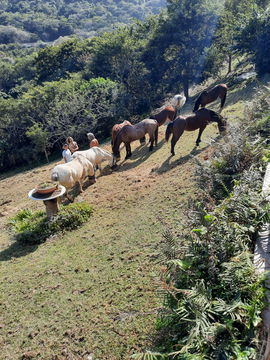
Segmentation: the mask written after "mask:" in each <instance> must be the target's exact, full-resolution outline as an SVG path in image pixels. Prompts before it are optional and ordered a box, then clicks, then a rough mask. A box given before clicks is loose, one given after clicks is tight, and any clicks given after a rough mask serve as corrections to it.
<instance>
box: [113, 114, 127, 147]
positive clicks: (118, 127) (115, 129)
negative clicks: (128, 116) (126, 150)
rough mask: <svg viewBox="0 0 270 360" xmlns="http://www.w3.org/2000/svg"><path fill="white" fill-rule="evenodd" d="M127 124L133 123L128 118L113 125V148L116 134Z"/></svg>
mask: <svg viewBox="0 0 270 360" xmlns="http://www.w3.org/2000/svg"><path fill="white" fill-rule="evenodd" d="M125 125H131V123H130V122H129V121H128V120H124V121H123V122H121V123H120V124H115V125H113V127H112V141H111V144H112V148H113V144H114V141H115V138H116V135H117V133H118V131H120V130H121V129H122V127H124V126H125Z"/></svg>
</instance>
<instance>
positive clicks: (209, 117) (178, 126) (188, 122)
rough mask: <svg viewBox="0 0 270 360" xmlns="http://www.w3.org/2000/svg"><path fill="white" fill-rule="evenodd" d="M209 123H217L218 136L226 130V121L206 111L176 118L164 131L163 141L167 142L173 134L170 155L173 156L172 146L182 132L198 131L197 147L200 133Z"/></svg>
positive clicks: (214, 113) (202, 110)
mask: <svg viewBox="0 0 270 360" xmlns="http://www.w3.org/2000/svg"><path fill="white" fill-rule="evenodd" d="M210 122H217V123H218V129H219V133H220V134H221V133H222V132H224V131H225V130H226V121H225V120H224V119H223V118H222V117H221V116H220V115H218V114H217V113H216V112H214V111H212V110H208V109H200V110H198V111H196V112H195V115H190V116H187V117H183V116H178V117H177V118H176V119H175V120H174V121H173V122H170V123H169V124H168V126H167V129H166V134H165V140H166V141H168V140H169V138H170V135H171V134H173V137H172V141H171V154H172V155H175V152H174V146H175V144H176V143H177V141H178V140H179V138H180V136H181V135H182V134H183V132H184V131H194V130H197V129H199V135H198V138H197V140H196V145H197V146H198V145H199V143H200V141H201V135H202V132H203V130H204V129H205V128H206V126H207V125H208V124H209V123H210Z"/></svg>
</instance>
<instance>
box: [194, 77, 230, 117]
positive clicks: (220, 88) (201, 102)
mask: <svg viewBox="0 0 270 360" xmlns="http://www.w3.org/2000/svg"><path fill="white" fill-rule="evenodd" d="M227 90H228V88H227V85H226V84H219V85H216V86H215V87H213V88H212V89H210V90H208V91H207V90H204V91H203V92H202V93H201V95H200V96H199V97H198V99H197V100H196V102H195V105H194V109H193V112H195V111H197V110H198V109H199V107H200V106H201V107H202V108H204V107H205V105H207V104H209V103H211V102H213V101H215V100H216V99H217V98H218V97H219V98H220V100H221V102H220V111H221V110H222V108H223V106H224V104H225V101H226V95H227Z"/></svg>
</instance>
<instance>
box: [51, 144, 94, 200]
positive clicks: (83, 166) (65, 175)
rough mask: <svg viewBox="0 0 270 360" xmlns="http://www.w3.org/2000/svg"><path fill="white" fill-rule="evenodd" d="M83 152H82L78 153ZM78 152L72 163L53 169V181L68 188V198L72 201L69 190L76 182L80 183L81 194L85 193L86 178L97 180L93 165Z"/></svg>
mask: <svg viewBox="0 0 270 360" xmlns="http://www.w3.org/2000/svg"><path fill="white" fill-rule="evenodd" d="M78 152H82V151H78ZM78 152H77V151H76V152H75V153H74V158H73V160H72V161H70V162H68V163H65V164H60V165H56V166H55V167H54V168H53V169H52V173H51V180H53V181H59V183H60V184H61V185H63V186H65V187H66V189H67V193H66V197H67V198H68V199H69V200H72V199H71V198H70V196H69V195H68V190H69V189H70V188H72V187H73V186H74V185H75V184H76V182H78V183H79V186H80V192H83V188H82V185H83V180H84V178H85V177H86V176H89V177H91V178H93V179H95V172H94V167H93V164H92V163H91V162H90V161H89V160H88V159H87V158H85V157H84V156H82V155H79V154H78Z"/></svg>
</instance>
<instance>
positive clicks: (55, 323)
mask: <svg viewBox="0 0 270 360" xmlns="http://www.w3.org/2000/svg"><path fill="white" fill-rule="evenodd" d="M234 91H235V94H234V96H235V98H236V102H237V103H236V102H234V96H232V97H231V98H229V101H228V106H227V107H226V108H225V109H224V115H225V116H229V118H230V120H231V121H234V119H235V118H237V117H241V116H243V113H242V110H243V108H244V103H243V102H240V101H242V100H241V99H238V98H237V90H234ZM247 91H248V88H247V89H245V92H247ZM243 96H245V95H244V92H243ZM244 98H245V97H244ZM244 98H243V99H244ZM187 108H189V105H187ZM239 109H241V110H239ZM216 133H217V131H216V127H215V126H214V125H209V127H207V129H206V130H205V132H204V133H203V136H202V140H203V142H202V144H201V145H200V148H199V149H198V150H196V151H193V152H192V149H193V148H194V145H195V139H196V136H197V133H196V134H195V133H185V134H184V135H183V137H182V138H181V139H180V140H179V142H178V143H177V145H176V156H175V157H173V158H169V155H170V151H169V145H168V144H163V143H161V140H160V146H159V148H158V149H157V150H155V151H154V152H153V153H152V154H151V155H150V156H148V150H147V149H145V148H138V144H134V145H133V148H135V147H137V149H136V150H135V151H134V153H133V156H132V158H131V159H129V160H128V161H126V162H124V163H122V165H121V166H120V167H119V168H118V170H117V171H115V172H113V173H109V171H108V174H107V175H106V174H105V175H104V176H101V177H98V179H97V183H96V184H95V185H93V186H91V187H89V188H88V189H87V190H86V191H85V193H84V194H83V195H82V196H83V198H84V200H85V201H86V202H88V203H90V204H91V205H92V206H93V208H94V211H93V215H92V216H91V217H90V219H89V221H88V222H87V223H85V224H84V225H83V226H82V227H80V228H79V229H77V230H75V231H72V232H68V233H66V234H64V235H57V236H55V237H53V238H50V240H49V241H47V242H45V243H43V244H41V245H37V244H36V245H33V246H25V245H22V244H18V243H16V242H15V243H12V242H10V243H8V242H7V241H10V240H9V235H8V234H7V232H6V231H5V232H3V233H2V234H1V235H0V239H1V245H2V247H3V251H2V252H1V253H0V260H1V264H0V269H1V270H0V271H1V280H0V294H1V295H0V314H1V315H0V316H1V319H0V348H1V352H0V359H1V360H2V359H3V360H15V359H22V357H23V354H25V353H27V354H28V355H27V356H28V357H29V356H32V359H44V360H45V359H46V360H51V359H61V360H62V359H63V360H64V359H76V360H79V359H87V356H88V355H89V354H93V355H94V359H95V360H98V359H99V360H120V359H121V360H127V359H129V358H130V356H131V355H132V354H134V353H138V352H142V351H144V350H145V349H149V348H151V346H152V344H153V339H154V336H155V331H156V330H155V329H156V314H157V312H158V311H159V309H160V308H161V306H162V303H163V299H162V297H161V296H159V287H160V279H159V277H160V274H159V273H160V263H161V261H162V259H160V257H159V254H160V247H161V242H162V235H161V234H162V232H163V230H164V226H168V227H171V228H172V229H175V228H178V230H177V231H179V227H176V225H177V224H179V222H180V220H181V219H183V218H185V217H186V204H187V202H188V199H189V198H190V197H191V196H196V189H195V187H194V179H193V169H194V164H193V160H192V158H193V156H196V157H197V158H199V159H203V155H204V154H205V153H211V147H210V146H209V145H208V140H209V137H213V138H215V137H216ZM161 138H162V137H161V136H160V139H161ZM217 146H218V144H217ZM122 157H123V153H122ZM50 168H52V164H50V165H49V166H48V167H46V169H44V168H41V169H40V173H38V174H36V173H34V172H33V173H29V174H28V173H24V174H23V177H21V176H20V174H18V175H16V176H13V177H12V176H11V177H9V178H8V179H5V180H2V184H4V185H5V189H6V190H5V191H7V190H8V188H9V187H11V184H12V183H14V184H15V185H14V186H16V187H17V188H18V194H19V197H18V198H17V199H16V201H13V202H12V203H11V204H14V205H13V206H14V212H15V213H16V212H17V211H18V209H20V208H25V207H28V205H29V206H31V207H32V209H35V210H38V209H42V208H43V205H42V204H37V202H34V201H32V202H31V201H30V200H27V199H26V194H27V191H29V190H30V189H31V187H33V186H32V185H33V182H35V183H38V182H40V181H43V180H45V179H43V178H42V176H44V174H47V173H49V169H50ZM45 170H46V171H45ZM43 171H44V172H43ZM23 181H24V182H23ZM24 197H25V199H24ZM38 203H41V202H38ZM12 211H13V210H12V208H11V209H10V213H11V214H12ZM15 213H13V215H15ZM176 235H178V234H176Z"/></svg>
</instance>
